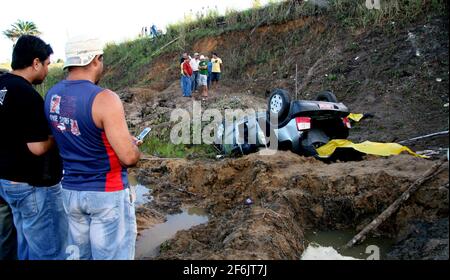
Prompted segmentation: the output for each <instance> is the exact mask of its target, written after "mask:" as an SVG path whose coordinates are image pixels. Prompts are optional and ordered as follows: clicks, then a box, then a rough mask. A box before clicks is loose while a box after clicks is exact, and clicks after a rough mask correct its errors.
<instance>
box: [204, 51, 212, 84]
mask: <svg viewBox="0 0 450 280" xmlns="http://www.w3.org/2000/svg"><path fill="white" fill-rule="evenodd" d="M205 59H206V61H207V62H208V89H210V88H211V73H212V62H211V60H210V59H209V57H207V56H206V57H205Z"/></svg>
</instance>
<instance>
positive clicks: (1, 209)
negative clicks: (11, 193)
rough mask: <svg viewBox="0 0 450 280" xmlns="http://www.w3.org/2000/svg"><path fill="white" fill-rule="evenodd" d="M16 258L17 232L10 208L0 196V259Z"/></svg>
mask: <svg viewBox="0 0 450 280" xmlns="http://www.w3.org/2000/svg"><path fill="white" fill-rule="evenodd" d="M16 259H17V234H16V228H15V227H14V220H13V216H12V211H11V208H10V207H9V206H8V204H7V203H6V202H4V201H2V198H1V197H0V261H1V260H16Z"/></svg>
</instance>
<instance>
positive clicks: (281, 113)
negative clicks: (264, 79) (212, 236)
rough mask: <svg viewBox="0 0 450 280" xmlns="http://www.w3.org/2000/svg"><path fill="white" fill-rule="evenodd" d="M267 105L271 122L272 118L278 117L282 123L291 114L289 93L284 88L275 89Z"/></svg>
mask: <svg viewBox="0 0 450 280" xmlns="http://www.w3.org/2000/svg"><path fill="white" fill-rule="evenodd" d="M267 105H268V106H267V107H268V108H267V111H268V112H269V115H270V119H271V123H272V118H277V119H278V123H282V122H283V121H284V120H285V119H286V117H287V115H288V114H289V108H290V107H291V98H290V97H289V93H288V92H287V91H285V90H282V89H275V90H274V91H273V92H272V94H271V95H270V97H269V101H268V104H267ZM272 124H273V123H272Z"/></svg>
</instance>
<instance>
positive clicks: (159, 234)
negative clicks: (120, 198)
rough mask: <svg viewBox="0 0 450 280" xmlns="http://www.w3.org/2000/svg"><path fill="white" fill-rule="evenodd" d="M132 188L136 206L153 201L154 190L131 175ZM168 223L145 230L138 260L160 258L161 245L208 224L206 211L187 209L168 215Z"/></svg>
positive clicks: (138, 241)
mask: <svg viewBox="0 0 450 280" xmlns="http://www.w3.org/2000/svg"><path fill="white" fill-rule="evenodd" d="M128 180H129V182H130V186H131V187H132V188H134V189H135V190H136V202H135V204H136V206H142V205H144V204H146V203H148V202H151V201H152V200H153V196H151V195H150V194H151V192H152V189H151V188H150V187H148V186H144V185H142V184H141V183H140V182H139V181H138V180H137V178H136V177H135V176H133V175H129V176H128ZM166 218H167V221H166V222H165V223H162V224H157V225H155V226H153V227H152V228H149V229H147V230H144V231H143V232H142V233H141V235H140V236H139V237H138V239H137V241H136V254H135V258H136V259H142V258H153V257H156V256H158V254H159V248H160V246H161V244H162V243H163V242H164V241H166V240H169V239H170V238H172V237H173V236H175V234H176V233H177V232H178V231H180V230H186V229H190V228H191V227H193V226H196V225H200V224H204V223H207V222H208V214H207V212H206V210H205V209H202V208H197V207H186V208H183V209H182V212H181V213H180V214H175V215H168V216H167V217H166Z"/></svg>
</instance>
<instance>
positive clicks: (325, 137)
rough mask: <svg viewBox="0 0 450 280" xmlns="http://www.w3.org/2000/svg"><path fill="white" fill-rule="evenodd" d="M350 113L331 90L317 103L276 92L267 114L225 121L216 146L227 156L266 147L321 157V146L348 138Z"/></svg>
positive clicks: (262, 113)
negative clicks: (318, 149)
mask: <svg viewBox="0 0 450 280" xmlns="http://www.w3.org/2000/svg"><path fill="white" fill-rule="evenodd" d="M349 114H350V112H349V110H348V108H347V107H346V106H345V105H344V104H343V103H340V102H338V101H337V99H336V96H335V95H334V94H333V93H332V92H331V91H324V92H321V93H319V94H318V95H317V97H316V98H315V100H293V101H291V98H290V96H289V93H288V92H287V91H286V90H283V89H275V90H274V91H272V93H271V95H270V97H269V100H268V105H267V111H266V112H259V113H256V114H255V115H254V116H245V117H243V118H241V119H239V120H237V121H234V120H233V121H228V122H227V121H224V122H222V123H221V124H220V125H219V127H218V129H217V134H216V139H215V144H216V146H217V147H218V148H219V149H220V151H221V152H222V153H223V154H249V153H253V152H256V151H258V149H260V148H261V147H265V148H269V149H281V150H291V151H293V152H295V153H297V154H299V155H303V156H317V152H316V149H317V148H319V147H320V146H323V145H325V144H326V143H328V142H329V141H330V140H332V139H346V138H347V137H348V135H349V129H350V128H351V123H350V120H349V119H348V115H349Z"/></svg>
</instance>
